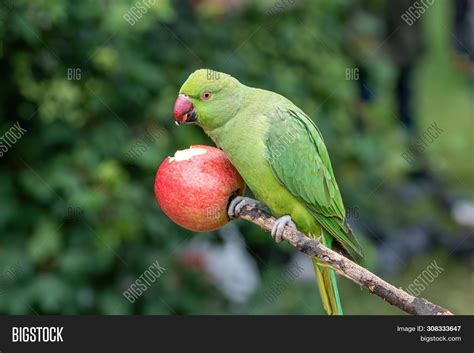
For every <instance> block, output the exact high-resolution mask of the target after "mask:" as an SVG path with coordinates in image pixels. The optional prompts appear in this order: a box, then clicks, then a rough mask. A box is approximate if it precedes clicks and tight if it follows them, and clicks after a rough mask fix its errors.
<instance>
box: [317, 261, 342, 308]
mask: <svg viewBox="0 0 474 353" xmlns="http://www.w3.org/2000/svg"><path fill="white" fill-rule="evenodd" d="M313 265H314V272H315V273H316V280H317V282H318V287H319V292H320V293H321V299H322V301H323V307H324V310H326V312H327V313H328V315H342V306H341V301H340V299H339V291H338V289H337V282H336V275H335V273H334V270H332V269H330V268H328V267H325V266H323V265H321V263H320V262H318V260H317V259H314V258H313Z"/></svg>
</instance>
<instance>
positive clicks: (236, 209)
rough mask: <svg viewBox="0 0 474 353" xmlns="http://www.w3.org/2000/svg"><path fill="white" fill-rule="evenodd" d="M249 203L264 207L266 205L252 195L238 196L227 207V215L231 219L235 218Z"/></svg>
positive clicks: (253, 205)
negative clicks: (252, 197)
mask: <svg viewBox="0 0 474 353" xmlns="http://www.w3.org/2000/svg"><path fill="white" fill-rule="evenodd" d="M247 205H249V206H252V207H256V208H263V207H264V206H265V205H264V204H263V203H262V202H260V201H257V200H254V199H251V198H250V197H244V196H236V197H234V198H233V199H232V201H231V202H230V204H229V207H228V208H227V215H228V216H229V218H230V219H234V218H235V217H237V215H238V214H239V213H240V211H241V210H242V208H243V207H245V206H247Z"/></svg>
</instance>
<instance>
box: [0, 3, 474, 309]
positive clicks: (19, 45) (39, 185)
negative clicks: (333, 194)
mask: <svg viewBox="0 0 474 353" xmlns="http://www.w3.org/2000/svg"><path fill="white" fill-rule="evenodd" d="M148 2H149V3H150V4H153V5H152V6H151V7H150V9H149V10H148V11H147V12H146V14H144V15H143V17H142V18H141V19H139V20H137V21H136V23H135V24H134V25H133V26H131V25H130V24H129V23H127V21H125V19H124V18H123V15H124V14H125V13H127V11H129V9H130V7H131V6H133V3H132V2H130V1H125V0H117V1H113V2H110V1H92V0H85V1H77V2H72V1H70V2H68V1H63V2H60V1H46V0H39V1H34V2H32V1H26V0H18V1H9V0H7V1H3V0H2V4H1V6H0V119H1V122H0V133H2V134H3V132H4V131H7V130H8V129H9V128H10V126H12V125H13V124H14V123H15V122H16V121H19V122H20V125H21V126H22V127H24V128H26V129H27V130H28V132H27V133H26V134H25V136H24V137H22V139H21V140H20V141H19V142H18V143H17V144H16V145H14V146H12V147H11V149H10V150H9V151H8V152H7V153H6V154H5V155H4V156H3V157H2V158H1V160H0V181H1V182H0V200H1V203H0V234H1V235H0V271H3V272H1V274H2V276H1V282H0V286H1V287H0V313H4V314H33V313H39V314H46V313H47V314H93V313H101V314H196V313H200V314H205V313H259V314H260V313H266V314H273V313H307V314H311V313H322V309H321V305H320V303H319V298H318V294H317V290H316V289H315V286H314V285H308V284H292V285H291V286H289V287H288V288H286V289H285V291H284V293H283V294H282V295H281V296H280V297H279V298H278V300H277V301H275V302H273V303H269V302H267V301H266V300H265V299H264V297H263V291H264V290H265V287H266V286H268V285H269V284H270V283H272V281H274V280H275V278H278V276H279V273H280V272H281V268H282V264H283V263H284V262H285V261H286V260H287V259H288V257H289V255H290V254H292V253H293V252H294V251H293V249H291V248H290V247H289V246H284V245H283V246H277V245H275V244H273V243H272V241H271V239H270V237H268V236H263V235H262V234H261V232H260V230H258V229H256V227H254V226H252V225H250V224H244V223H239V227H240V229H241V231H242V232H243V233H244V234H245V238H246V241H247V243H248V246H249V248H251V249H253V250H252V251H253V252H254V253H255V254H258V256H259V257H260V258H262V259H263V260H264V262H263V263H261V262H259V269H260V272H261V274H262V276H263V285H262V288H261V289H260V290H259V291H258V292H257V294H255V295H254V297H252V299H251V301H250V302H249V303H248V304H247V305H246V306H244V307H235V306H232V305H230V304H229V303H228V302H227V300H226V299H225V298H223V297H222V296H221V295H220V294H219V292H218V291H216V289H215V288H213V287H212V286H211V285H209V284H207V283H206V281H205V280H204V278H203V276H202V275H201V274H198V273H196V272H193V271H191V270H189V269H186V268H184V267H183V265H182V264H180V262H179V261H178V260H177V256H176V254H177V251H178V250H179V248H180V247H182V246H183V244H185V243H186V242H187V241H189V239H190V238H191V237H192V236H194V235H193V234H190V232H188V231H186V230H184V229H182V228H179V227H178V226H176V225H174V224H173V223H172V222H171V221H170V220H169V219H168V218H167V217H166V216H165V215H164V214H163V213H162V212H161V211H160V210H159V207H158V206H157V204H156V202H155V200H154V195H153V182H154V175H155V172H156V169H157V167H158V165H159V163H160V162H161V161H162V160H163V159H164V158H165V157H166V156H167V155H169V154H173V153H174V151H175V150H177V149H183V148H186V147H187V146H189V145H191V144H199V143H204V144H210V143H211V142H210V141H209V140H208V139H207V138H206V137H205V136H204V135H203V133H202V132H201V131H200V130H199V129H198V128H197V127H191V126H186V127H181V128H179V129H178V128H177V127H175V125H174V124H173V119H172V107H173V103H174V99H175V97H176V95H177V92H178V89H179V87H180V86H181V84H182V82H183V81H184V80H185V78H186V77H187V76H188V75H189V74H190V73H191V72H192V71H194V70H195V69H197V68H201V67H206V68H212V69H216V70H219V71H224V72H228V73H231V74H232V75H233V76H235V77H237V78H239V79H240V80H241V81H243V82H245V83H247V84H249V85H255V86H258V87H262V88H266V89H270V90H274V91H277V92H279V93H281V94H283V95H285V96H287V97H289V98H291V99H292V100H293V101H294V102H295V103H296V104H298V105H299V106H301V107H302V108H303V109H304V110H305V111H306V112H308V113H309V114H310V115H311V116H313V117H315V119H316V120H317V122H318V125H319V126H320V129H321V130H322V131H323V134H324V136H325V140H326V143H327V145H328V148H329V151H330V153H331V156H332V161H333V165H334V167H335V170H336V175H338V180H339V185H340V186H341V189H342V191H343V195H344V198H345V200H346V205H348V206H350V207H357V208H360V212H361V213H362V214H363V216H362V217H363V218H368V219H370V218H377V219H379V221H380V224H381V225H382V226H384V227H388V228H390V227H395V226H396V225H397V224H399V223H403V220H406V219H407V217H408V218H409V217H413V218H414V219H419V217H425V216H426V215H428V214H430V215H431V214H433V213H432V212H436V211H433V207H432V206H431V204H430V203H429V202H428V206H427V207H425V206H423V207H419V208H418V209H417V211H413V210H411V211H410V212H409V215H408V216H404V215H400V214H401V213H403V212H402V211H401V210H400V209H399V208H397V205H396V202H395V203H394V202H393V201H391V199H390V197H391V196H390V195H388V194H387V193H384V192H381V191H380V190H377V192H375V191H374V189H376V188H377V185H378V184H379V183H381V182H382V181H385V182H387V183H388V184H389V185H392V184H393V185H396V184H397V183H399V182H400V181H401V180H403V175H404V173H405V172H406V171H407V170H408V169H409V165H407V163H406V162H405V161H404V160H403V159H402V158H401V153H402V152H403V150H404V147H403V146H404V143H405V142H406V141H405V138H404V135H403V130H402V129H401V128H400V127H399V126H398V123H397V122H396V119H394V118H393V115H392V113H391V111H393V107H392V106H391V103H390V98H389V97H390V93H389V89H390V82H393V71H391V70H392V69H391V68H390V65H388V64H386V63H385V64H383V63H377V62H378V60H377V59H375V60H374V59H372V60H373V65H374V69H376V70H377V72H378V73H379V77H381V81H383V82H388V83H386V84H384V85H383V86H382V93H381V99H380V102H381V103H379V104H378V105H376V106H375V107H373V108H372V109H371V111H370V112H369V114H368V119H369V121H370V124H371V125H370V126H371V130H370V131H369V133H368V134H367V135H361V134H360V133H359V132H357V130H356V129H355V127H354V124H353V115H354V105H355V101H356V87H355V85H354V82H351V81H348V80H346V79H345V73H346V69H347V68H352V67H354V63H353V61H352V59H351V56H350V55H349V53H348V52H346V51H344V50H343V43H344V40H345V36H346V34H347V33H346V32H347V27H346V20H347V16H348V13H350V11H351V6H352V2H351V1H349V0H337V1H334V0H319V1H296V2H293V1H287V2H284V3H285V4H286V3H287V4H288V5H285V7H284V8H283V10H281V11H280V10H278V11H276V12H275V8H273V10H274V11H271V10H272V6H274V5H275V3H273V2H272V1H257V0H253V1H246V2H242V6H241V7H239V8H231V9H229V8H227V7H226V6H225V5H222V4H221V5H219V4H220V2H218V1H202V2H194V4H195V6H194V7H193V6H190V3H191V2H190V3H188V2H185V1H178V2H171V1H169V0H156V1H148ZM223 3H225V2H223ZM233 3H236V4H239V3H241V2H239V1H235V2H233ZM198 4H200V5H198ZM436 6H437V7H439V9H438V8H436V9H433V11H432V13H433V14H427V16H431V17H430V18H433V19H432V20H430V21H431V22H430V23H433V24H436V23H439V22H440V21H441V22H442V21H446V19H445V18H442V17H440V16H442V11H443V8H442V7H440V6H443V5H439V6H438V5H436ZM436 14H440V15H436ZM435 16H438V17H435ZM433 28H434V27H433ZM435 35H436V34H435ZM436 38H437V40H440V41H441V40H442V39H441V37H440V36H437V37H436ZM443 40H445V39H443ZM446 46H447V45H445V47H443V48H442V49H441V51H443V53H444V52H446ZM373 49H375V48H373ZM441 51H438V52H441ZM436 53H437V52H436V51H435V52H433V53H432V55H431V56H430V58H431V59H428V61H427V62H425V65H424V66H423V69H422V70H429V69H430V68H433V67H435V68H436V67H440V65H445V64H446V63H445V62H443V60H444V59H443V58H444V56H441V59H439V57H438V56H436ZM377 55H378V54H377ZM443 55H444V54H443ZM446 55H447V54H446ZM433 58H434V59H433ZM440 60H441V64H440ZM430 65H431V66H430ZM75 69H79V70H80V77H79V76H76V78H77V79H76V80H71V79H70V77H68V74H70V73H71V70H75ZM79 70H76V71H74V72H75V73H77V74H78V73H79ZM420 75H421V76H422V77H428V75H426V74H424V73H423V71H421V73H420ZM448 76H451V77H450V78H449V80H450V82H452V85H451V86H452V89H453V90H455V92H457V91H456V89H459V92H460V95H461V97H465V98H461V99H460V98H459V94H457V93H456V94H455V95H456V98H455V99H457V100H459V102H457V103H456V107H457V108H453V109H458V110H459V114H458V116H459V119H460V120H459V121H461V124H460V125H461V126H460V127H459V128H458V130H455V131H451V132H450V133H449V134H448V133H446V134H445V136H443V141H442V142H440V143H439V144H438V145H437V146H435V147H437V148H441V147H440V146H442V151H441V155H443V153H444V156H446V158H445V159H444V160H443V161H444V162H442V163H440V164H436V168H438V167H439V168H438V169H439V172H440V173H441V174H442V175H443V177H445V178H446V180H448V181H450V180H455V179H454V178H457V177H458V176H461V177H462V178H463V180H465V181H466V183H465V184H467V185H458V189H459V190H460V191H461V192H463V193H467V194H468V195H473V193H472V185H473V183H472V176H473V175H474V174H473V171H472V167H469V166H467V165H466V164H467V163H466V155H465V154H464V155H463V153H462V151H465V150H466V149H467V148H471V152H472V143H471V142H468V141H469V138H468V136H467V135H466V134H465V128H466V125H464V126H463V125H462V124H463V123H465V124H467V121H468V120H469V119H468V117H466V116H467V114H468V113H467V112H468V109H469V107H468V103H467V102H468V99H469V98H468V89H467V85H466V82H464V78H462V77H459V75H458V76H456V75H454V78H453V77H452V75H448ZM420 82H421V85H426V87H428V89H429V87H432V85H431V84H430V83H425V81H423V79H422V80H421V81H420ZM459 92H458V93H459ZM447 93H448V92H443V94H442V96H443V99H450V98H449V97H447V98H446V97H445V94H447ZM453 96H454V95H453ZM453 99H454V98H453ZM421 102H422V103H420V104H423V101H421ZM447 105H448V104H447ZM425 106H426V107H427V109H426V111H427V110H428V109H433V108H432V102H430V103H426V104H425ZM420 109H424V108H423V107H421V108H420ZM430 114H431V113H430ZM424 116H425V117H424V121H425V122H426V124H429V123H430V122H432V121H434V118H432V117H426V115H424ZM439 118H440V119H443V118H444V117H439ZM436 119H438V118H436ZM442 121H443V120H442ZM446 128H447V127H446ZM463 132H464V135H462V134H463ZM458 133H461V135H458V139H459V140H462V141H463V142H459V143H458V144H456V143H454V142H453V141H454V136H453V135H455V134H458ZM459 136H461V137H460V138H459ZM453 146H454V147H453ZM462 155H463V156H462ZM453 156H454V158H452V157H453ZM463 157H464V161H463ZM448 158H449V159H451V160H452V161H453V162H452V163H453V165H455V166H460V167H459V168H456V170H455V171H453V169H452V168H449V165H450V163H451V161H449V162H446V160H447V159H448ZM471 160H472V154H471ZM443 163H444V164H443ZM446 163H448V166H446ZM469 178H470V181H469ZM387 180H388V181H387ZM452 184H454V182H452ZM463 184H464V183H463ZM367 195H371V197H367ZM423 205H424V204H423ZM402 208H403V207H402ZM441 226H442V225H440V227H441ZM359 232H360V233H361V234H364V233H366V232H367V230H365V229H360V230H359ZM197 236H200V237H206V236H208V237H209V236H211V235H209V234H207V235H206V234H204V235H197ZM364 242H365V243H366V244H365V246H366V247H367V249H368V253H369V256H368V261H367V263H366V266H369V268H371V269H373V270H375V269H376V267H375V263H376V262H377V255H376V251H375V248H374V247H373V245H371V243H370V241H368V240H365V241H364ZM436 251H439V256H440V257H441V258H445V257H449V256H446V254H447V253H448V252H449V251H445V250H436ZM437 254H438V253H437ZM433 256H434V255H432V254H427V255H423V256H421V257H419V258H418V260H417V261H415V262H414V263H412V264H411V265H410V264H408V265H409V266H408V270H406V271H408V272H406V271H405V272H404V273H403V274H402V275H401V277H395V278H392V280H393V281H394V282H396V283H397V284H398V285H400V286H402V285H408V284H409V283H410V282H411V281H412V280H413V278H415V277H416V276H418V274H419V272H420V271H421V270H422V269H423V268H424V267H425V266H426V265H427V264H429V263H430V262H431V259H432V257H433ZM437 256H438V255H437ZM155 260H159V262H160V264H161V265H162V266H164V267H165V268H167V271H166V272H165V273H164V274H163V275H162V277H160V279H159V280H158V281H157V282H156V283H155V284H154V285H153V286H152V287H151V288H150V289H149V290H148V291H147V292H146V293H145V294H144V295H143V296H142V297H141V298H140V299H139V300H137V302H135V303H134V304H130V303H129V302H128V301H127V300H125V298H124V297H123V296H122V292H123V291H124V290H125V289H126V288H127V287H128V286H129V285H130V284H131V283H132V282H133V281H134V280H135V279H136V278H137V276H139V275H140V274H141V273H142V272H143V271H144V270H145V269H146V268H147V267H148V266H149V265H150V264H152V263H153V262H154V261H155ZM448 260H449V262H448ZM448 260H446V262H444V263H443V264H445V265H446V268H447V270H446V272H447V273H446V274H445V275H443V276H444V279H443V278H440V279H439V280H438V281H437V282H435V283H434V284H433V285H432V287H431V288H429V290H428V291H427V292H425V293H424V294H423V295H424V296H427V297H428V298H432V299H433V300H435V299H437V300H438V301H439V303H438V304H441V305H446V306H448V307H449V308H453V310H454V309H457V310H458V311H459V312H463V313H467V312H470V313H473V312H474V311H473V305H472V298H471V299H468V298H467V296H468V295H469V294H467V293H472V289H473V287H472V285H473V283H472V280H473V277H472V276H473V275H472V271H470V270H469V268H470V266H472V262H469V261H470V260H469V259H468V260H466V259H454V258H450V259H448ZM471 269H472V268H471ZM448 272H449V276H448ZM7 273H10V275H6V274H7ZM12 274H13V275H12ZM448 277H449V278H450V279H451V282H448V281H445V280H447V278H448ZM466 277H467V281H466V280H465V279H466ZM453 278H457V279H458V281H454V283H452V282H453V280H452V279H453ZM461 282H462V283H461ZM448 288H449V289H448ZM342 293H343V301H344V300H345V299H346V300H345V302H347V308H348V309H347V310H346V311H347V312H348V313H363V314H368V313H392V312H394V313H395V312H398V311H396V310H395V309H391V308H388V306H387V305H384V304H383V303H382V302H381V301H379V300H378V299H376V298H375V299H374V298H372V297H370V296H369V295H367V294H366V293H365V292H362V291H360V290H359V289H358V288H356V287H355V286H354V285H353V284H351V283H346V282H344V283H343V290H342ZM441 293H442V294H441ZM450 297H451V299H450ZM295 298H301V300H300V299H299V300H295ZM301 301H304V303H305V304H304V305H303V304H301ZM308 304H309V305H308ZM390 310H391V311H390Z"/></svg>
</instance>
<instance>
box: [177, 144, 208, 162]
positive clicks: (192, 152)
mask: <svg viewBox="0 0 474 353" xmlns="http://www.w3.org/2000/svg"><path fill="white" fill-rule="evenodd" d="M206 152H207V150H206V149H204V148H200V147H194V148H193V147H191V148H188V149H186V150H181V151H176V153H175V154H174V156H173V157H170V159H169V162H170V163H171V162H173V161H176V162H181V161H185V160H187V159H191V158H193V157H194V156H199V155H201V154H204V153H206Z"/></svg>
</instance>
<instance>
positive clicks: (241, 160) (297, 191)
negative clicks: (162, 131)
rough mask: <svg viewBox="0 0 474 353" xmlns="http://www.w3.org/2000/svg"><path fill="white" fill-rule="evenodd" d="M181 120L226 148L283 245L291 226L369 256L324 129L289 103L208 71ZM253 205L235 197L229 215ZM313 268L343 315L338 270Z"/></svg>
mask: <svg viewBox="0 0 474 353" xmlns="http://www.w3.org/2000/svg"><path fill="white" fill-rule="evenodd" d="M209 73H211V75H210V74H209ZM174 117H175V120H176V123H177V124H178V125H181V124H183V123H195V124H197V125H199V126H200V127H201V128H203V129H204V131H205V133H206V134H207V135H208V136H209V137H210V138H211V139H212V140H213V141H214V142H215V144H216V145H217V146H218V147H219V148H221V149H222V150H224V152H225V153H226V154H227V156H228V157H229V159H230V161H231V162H232V164H233V165H234V166H235V168H236V169H237V170H238V171H239V173H240V175H241V176H242V178H243V179H244V180H245V182H246V183H247V185H248V186H249V188H250V189H251V190H252V192H253V193H254V195H255V197H256V198H258V199H259V200H261V201H262V202H263V203H265V204H266V205H267V206H268V208H269V209H270V210H271V212H272V213H273V214H274V215H275V216H276V217H279V218H278V220H277V222H276V224H275V226H274V228H273V230H272V237H273V238H274V239H275V240H276V241H277V242H280V241H281V240H282V239H281V235H282V232H283V228H284V226H285V225H288V226H292V227H295V226H296V227H297V228H298V229H299V230H300V231H302V232H304V233H306V234H308V235H309V236H311V237H314V238H317V239H319V240H320V241H321V242H322V243H323V244H324V245H326V246H328V247H331V245H332V243H333V240H334V239H335V240H336V241H337V243H339V244H340V245H341V246H342V247H343V248H344V249H345V250H346V251H347V252H349V253H350V254H354V253H356V254H360V255H362V249H361V247H360V245H359V243H358V242H357V240H356V239H355V237H354V235H353V234H352V231H351V229H350V227H349V225H348V224H347V222H346V217H345V209H344V204H343V202H342V198H341V194H340V192H339V188H338V186H337V183H336V179H335V178H334V173H333V170H332V167H331V162H330V160H329V155H328V152H327V150H326V146H325V145H324V141H323V138H322V136H321V132H320V131H319V129H318V128H317V126H316V125H315V123H314V122H313V121H312V120H311V119H310V118H309V117H308V116H307V115H306V114H305V113H304V112H303V111H302V110H301V109H299V108H298V107H297V106H296V105H295V104H293V103H292V102H291V101H290V100H288V99H286V98H285V97H283V96H281V95H279V94H277V93H274V92H271V91H266V90H263V89H258V88H252V87H248V86H245V85H244V84H242V83H240V82H239V81H238V80H237V79H235V78H233V77H232V76H230V75H227V74H224V73H217V72H213V71H211V70H204V69H201V70H197V71H195V72H194V73H193V74H191V75H190V76H189V78H188V79H187V80H186V82H185V83H184V84H183V86H182V87H181V89H180V92H179V96H178V98H177V100H176V103H175V106H174ZM250 200H251V199H248V198H243V197H237V198H235V199H234V200H233V201H232V202H231V204H230V205H229V216H230V217H231V218H232V216H233V215H234V212H237V211H238V210H239V209H240V208H241V207H243V206H244V205H245V204H247V203H248V202H251V201H250ZM313 264H314V268H315V272H316V279H317V282H318V285H319V290H320V293H321V298H322V301H323V306H324V308H325V310H326V311H327V313H328V314H332V315H337V314H342V308H341V302H340V298H339V293H338V289H337V283H336V276H335V273H334V271H333V270H332V269H330V268H328V267H327V266H324V265H323V264H321V262H318V260H317V259H313Z"/></svg>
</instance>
